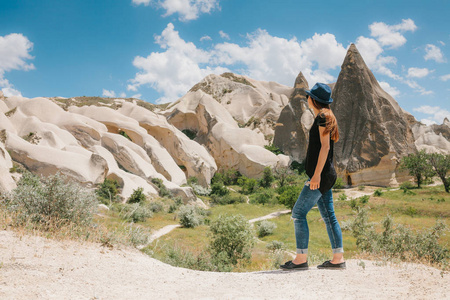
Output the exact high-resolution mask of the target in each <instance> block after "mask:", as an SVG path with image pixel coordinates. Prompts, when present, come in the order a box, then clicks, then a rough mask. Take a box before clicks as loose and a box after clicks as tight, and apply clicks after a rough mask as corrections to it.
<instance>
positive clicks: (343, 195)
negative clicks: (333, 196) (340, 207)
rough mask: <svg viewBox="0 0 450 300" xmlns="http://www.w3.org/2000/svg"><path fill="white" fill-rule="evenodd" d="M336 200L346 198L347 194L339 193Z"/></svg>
mask: <svg viewBox="0 0 450 300" xmlns="http://www.w3.org/2000/svg"><path fill="white" fill-rule="evenodd" d="M338 200H341V201H345V200H347V195H346V194H344V193H342V194H340V195H339V197H338Z"/></svg>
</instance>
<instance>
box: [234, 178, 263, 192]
mask: <svg viewBox="0 0 450 300" xmlns="http://www.w3.org/2000/svg"><path fill="white" fill-rule="evenodd" d="M238 184H239V185H240V186H241V187H242V190H241V192H242V193H243V194H246V195H248V194H253V193H254V192H255V191H256V189H257V188H258V181H257V180H256V179H254V178H248V177H244V176H242V177H241V178H239V179H238Z"/></svg>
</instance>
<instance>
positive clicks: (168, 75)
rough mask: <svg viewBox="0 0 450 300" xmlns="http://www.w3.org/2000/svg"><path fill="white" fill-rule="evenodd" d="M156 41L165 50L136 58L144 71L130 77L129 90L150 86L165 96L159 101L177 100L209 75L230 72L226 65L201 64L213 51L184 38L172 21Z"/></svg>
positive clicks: (204, 62)
mask: <svg viewBox="0 0 450 300" xmlns="http://www.w3.org/2000/svg"><path fill="white" fill-rule="evenodd" d="M155 40H156V43H157V44H159V45H160V47H161V48H162V49H164V50H165V51H164V52H152V53H151V54H150V55H149V56H147V57H141V56H137V57H135V58H134V61H133V65H134V66H135V67H136V68H138V69H140V70H141V72H139V73H137V74H136V76H135V78H134V79H132V80H131V84H129V85H128V90H130V91H137V89H138V88H139V87H140V86H143V85H149V86H151V87H152V88H154V89H155V90H156V91H158V92H159V93H160V94H162V95H163V96H162V97H161V98H160V99H158V100H157V101H158V102H160V103H164V102H169V101H174V100H176V99H177V98H178V97H180V96H181V95H183V94H184V93H186V92H187V91H188V90H189V89H190V88H191V87H192V86H193V85H194V84H195V83H197V82H198V81H200V80H201V79H202V78H203V77H205V76H207V75H208V74H210V73H216V74H220V73H223V72H227V71H228V69H226V68H223V67H215V68H211V67H209V66H205V67H201V65H205V64H207V63H208V62H209V61H210V59H211V53H209V52H207V51H204V50H201V49H198V48H197V47H196V46H195V45H194V44H193V43H191V42H186V41H184V40H183V39H181V38H180V36H179V34H178V32H177V31H175V30H174V26H173V24H171V23H169V24H168V25H167V27H166V28H165V29H164V31H163V32H162V33H161V35H159V36H156V38H155Z"/></svg>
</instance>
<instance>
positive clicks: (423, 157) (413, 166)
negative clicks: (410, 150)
mask: <svg viewBox="0 0 450 300" xmlns="http://www.w3.org/2000/svg"><path fill="white" fill-rule="evenodd" d="M427 158H428V154H427V153H426V152H425V150H420V151H419V152H417V153H414V154H409V155H408V156H404V157H403V158H402V161H401V164H400V167H401V169H408V170H409V175H411V176H414V178H415V180H416V182H417V187H418V188H420V185H421V184H422V183H423V181H424V180H425V179H426V178H428V177H431V176H433V175H434V174H433V173H434V172H433V168H432V167H431V165H430V164H429V162H428V159H427Z"/></svg>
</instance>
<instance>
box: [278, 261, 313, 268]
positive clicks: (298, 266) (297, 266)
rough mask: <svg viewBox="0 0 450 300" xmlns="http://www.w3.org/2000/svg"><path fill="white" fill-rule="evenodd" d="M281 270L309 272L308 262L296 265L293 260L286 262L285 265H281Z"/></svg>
mask: <svg viewBox="0 0 450 300" xmlns="http://www.w3.org/2000/svg"><path fill="white" fill-rule="evenodd" d="M280 268H281V269H283V270H308V269H309V267H308V262H304V263H302V264H298V265H297V264H294V263H293V262H292V260H290V261H288V262H286V263H285V264H284V265H280Z"/></svg>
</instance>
